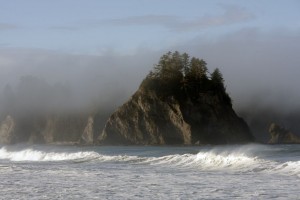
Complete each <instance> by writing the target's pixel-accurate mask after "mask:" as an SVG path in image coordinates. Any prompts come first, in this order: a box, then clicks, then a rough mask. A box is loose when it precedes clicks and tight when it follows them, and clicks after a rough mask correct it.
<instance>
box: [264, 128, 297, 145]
mask: <svg viewBox="0 0 300 200" xmlns="http://www.w3.org/2000/svg"><path fill="white" fill-rule="evenodd" d="M269 133H270V135H271V139H270V140H269V142H268V143H269V144H300V137H299V136H297V135H295V134H293V133H291V132H290V131H289V130H286V129H284V128H282V127H280V126H279V125H277V124H275V123H272V124H271V125H270V127H269Z"/></svg>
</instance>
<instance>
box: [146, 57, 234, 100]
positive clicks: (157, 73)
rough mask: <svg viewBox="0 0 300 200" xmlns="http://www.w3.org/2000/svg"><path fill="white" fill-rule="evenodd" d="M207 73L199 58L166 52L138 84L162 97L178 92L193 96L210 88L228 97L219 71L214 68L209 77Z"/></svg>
mask: <svg viewBox="0 0 300 200" xmlns="http://www.w3.org/2000/svg"><path fill="white" fill-rule="evenodd" d="M208 74H209V71H208V69H207V63H206V62H205V61H204V60H203V59H199V58H195V57H192V58H190V56H189V55H188V54H187V53H183V54H180V53H179V52H178V51H175V52H174V53H172V52H170V51H169V52H168V53H166V54H164V55H162V56H161V57H160V60H159V62H158V64H157V65H156V66H155V67H154V70H153V71H151V72H150V73H149V74H148V76H147V78H146V79H145V80H144V81H143V83H142V86H143V87H146V88H148V89H150V90H155V91H156V92H158V93H159V94H160V95H162V96H170V95H175V96H176V95H177V96H178V95H179V96H181V97H182V96H190V97H194V98H195V99H197V97H198V95H199V93H205V92H207V91H210V92H213V93H216V94H218V95H221V96H224V97H225V98H229V96H228V94H227V93H226V90H225V87H224V79H223V76H222V74H221V72H220V70H219V69H218V68H217V69H215V70H214V71H213V72H212V73H211V74H210V77H209V76H208ZM230 101H231V100H230Z"/></svg>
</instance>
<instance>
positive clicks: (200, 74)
mask: <svg viewBox="0 0 300 200" xmlns="http://www.w3.org/2000/svg"><path fill="white" fill-rule="evenodd" d="M253 140H254V138H253V136H252V134H251V133H250V130H249V127H248V125H247V124H246V123H245V121H244V120H243V119H242V118H240V117H238V116H237V114H236V113H235V112H234V110H233V108H232V103H231V99H230V97H229V95H228V94H227V92H226V89H225V86H224V80H223V77H222V74H221V72H220V71H219V70H218V69H215V70H214V71H213V72H212V73H209V72H208V70H207V67H206V62H205V61H204V60H201V59H198V58H194V57H193V58H190V57H189V55H188V54H186V53H183V54H180V53H179V52H174V53H172V52H168V53H167V54H165V55H163V56H162V57H161V58H160V60H159V63H158V64H157V65H156V66H155V67H154V70H153V71H151V72H150V73H149V74H148V75H147V77H146V78H145V79H144V80H143V82H142V83H141V85H140V87H139V89H138V90H137V91H136V92H135V94H134V95H133V96H132V97H131V98H130V99H129V100H128V101H127V102H126V103H125V104H123V105H122V106H121V107H120V108H119V109H117V110H116V111H115V112H114V113H113V114H112V115H111V116H110V118H109V119H108V121H107V123H106V125H105V128H104V130H103V131H102V133H101V134H100V135H99V137H98V143H99V144H103V145H165V144H167V145H183V144H186V145H188V144H238V143H247V142H252V141H253Z"/></svg>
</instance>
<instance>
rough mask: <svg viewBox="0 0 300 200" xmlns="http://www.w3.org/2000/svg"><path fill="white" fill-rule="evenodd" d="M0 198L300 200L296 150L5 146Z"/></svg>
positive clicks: (0, 169) (0, 154)
mask: <svg viewBox="0 0 300 200" xmlns="http://www.w3.org/2000/svg"><path fill="white" fill-rule="evenodd" d="M0 199H243V200H245V199H300V145H258V144H249V145H230V146H202V147H175V146H165V147H153V146H117V147H116V146H105V147H99V146H95V147H77V146H48V145H45V146H42V145H40V146H39V145H34V146H28V145H17V146H2V147H0Z"/></svg>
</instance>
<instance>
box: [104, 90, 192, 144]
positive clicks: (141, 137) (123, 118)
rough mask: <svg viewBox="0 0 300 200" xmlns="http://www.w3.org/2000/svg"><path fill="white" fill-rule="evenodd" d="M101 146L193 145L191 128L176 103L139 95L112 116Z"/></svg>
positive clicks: (107, 124) (154, 95)
mask: <svg viewBox="0 0 300 200" xmlns="http://www.w3.org/2000/svg"><path fill="white" fill-rule="evenodd" d="M98 141H99V142H100V143H101V144H144V145H145V144H190V142H191V127H190V125H189V124H187V123H186V122H185V120H184V118H183V115H182V112H181V111H180V106H179V103H178V102H177V101H176V100H175V99H170V100H169V101H168V102H165V101H162V100H160V99H159V98H158V97H157V95H156V94H155V93H148V94H145V93H144V92H143V91H141V90H139V91H137V92H136V93H135V94H134V95H133V96H132V98H131V99H130V100H129V101H128V102H127V103H125V104H124V105H123V106H122V107H120V108H119V109H118V110H117V111H116V112H115V113H113V114H112V115H111V117H110V118H109V120H108V121H107V123H106V125H105V128H104V130H103V132H102V133H101V134H100V136H99V137H98Z"/></svg>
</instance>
